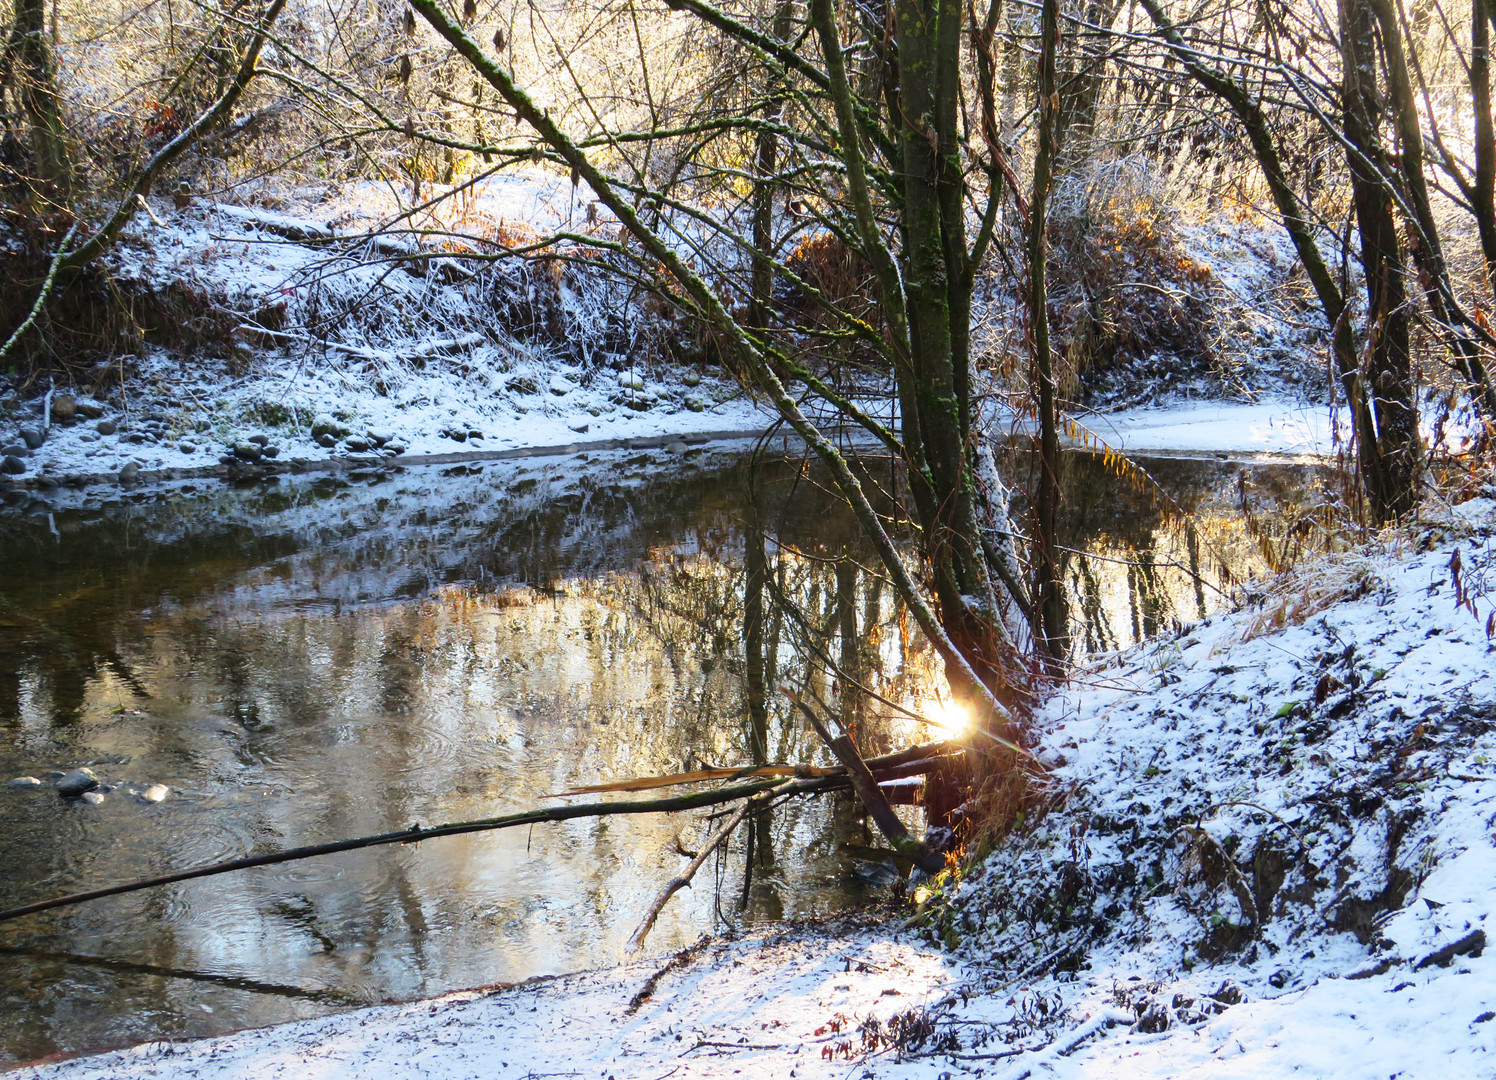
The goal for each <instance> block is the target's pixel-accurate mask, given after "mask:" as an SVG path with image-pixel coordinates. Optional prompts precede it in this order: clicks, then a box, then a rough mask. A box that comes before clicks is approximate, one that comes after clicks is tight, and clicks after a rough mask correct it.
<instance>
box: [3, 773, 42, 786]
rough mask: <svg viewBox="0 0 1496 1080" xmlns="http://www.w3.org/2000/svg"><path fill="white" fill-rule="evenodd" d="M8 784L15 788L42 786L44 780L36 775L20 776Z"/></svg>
mask: <svg viewBox="0 0 1496 1080" xmlns="http://www.w3.org/2000/svg"><path fill="white" fill-rule="evenodd" d="M8 786H10V787H13V788H27V787H41V786H42V782H41V781H40V780H38V779H37V778H36V777H34V776H18V777H16V778H15V779H14V780H12V781H11V782H10V784H9V785H8Z"/></svg>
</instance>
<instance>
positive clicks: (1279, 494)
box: [1061, 454, 1327, 652]
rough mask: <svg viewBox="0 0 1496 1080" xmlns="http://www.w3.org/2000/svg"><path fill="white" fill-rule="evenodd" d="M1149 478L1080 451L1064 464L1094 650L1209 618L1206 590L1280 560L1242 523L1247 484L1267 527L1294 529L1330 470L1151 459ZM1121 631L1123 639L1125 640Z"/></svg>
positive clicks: (1072, 561) (1085, 633)
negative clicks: (1272, 558) (1139, 477)
mask: <svg viewBox="0 0 1496 1080" xmlns="http://www.w3.org/2000/svg"><path fill="white" fill-rule="evenodd" d="M1142 465H1143V466H1145V467H1146V474H1147V480H1146V481H1144V482H1141V483H1139V482H1135V480H1134V476H1135V475H1137V474H1133V473H1130V472H1129V473H1128V474H1127V475H1120V474H1119V473H1118V472H1117V471H1116V470H1115V469H1114V468H1113V467H1111V465H1110V464H1109V463H1108V462H1107V461H1106V460H1105V459H1104V458H1103V457H1101V456H1099V455H1090V454H1086V455H1079V454H1078V455H1075V457H1074V459H1073V464H1072V465H1071V466H1070V468H1069V470H1068V473H1067V490H1066V500H1067V503H1066V510H1067V513H1066V516H1065V520H1064V522H1063V525H1062V533H1061V543H1062V544H1064V545H1065V546H1066V547H1067V548H1069V549H1070V550H1069V552H1068V553H1067V566H1068V578H1069V583H1070V588H1071V591H1072V594H1073V596H1074V598H1075V604H1074V605H1073V606H1074V609H1075V615H1076V619H1077V621H1078V623H1079V625H1078V626H1077V628H1076V630H1077V638H1078V640H1080V641H1082V642H1084V644H1085V648H1086V651H1087V652H1098V651H1103V650H1106V649H1113V648H1117V647H1119V646H1120V645H1121V644H1124V643H1128V644H1130V643H1135V642H1138V641H1142V640H1145V639H1147V638H1149V637H1152V636H1154V635H1156V634H1159V633H1163V632H1166V631H1169V630H1173V629H1176V628H1177V627H1178V626H1179V625H1180V624H1181V623H1182V622H1183V621H1184V620H1186V619H1193V618H1203V617H1204V616H1205V614H1206V613H1207V610H1208V595H1207V594H1208V593H1214V594H1217V595H1222V594H1224V593H1226V592H1229V590H1230V588H1231V585H1232V584H1233V583H1234V582H1235V581H1238V580H1241V579H1243V578H1246V577H1249V576H1253V575H1255V574H1259V573H1262V572H1265V571H1269V570H1273V569H1275V568H1276V567H1275V566H1274V565H1272V564H1271V563H1270V562H1269V561H1268V560H1267V559H1265V558H1264V554H1263V548H1262V544H1261V542H1260V536H1259V535H1254V534H1253V530H1252V529H1249V528H1246V527H1244V524H1245V523H1246V522H1247V521H1249V520H1250V519H1244V516H1243V514H1242V509H1241V504H1242V498H1243V496H1242V491H1243V490H1244V487H1243V486H1244V485H1249V486H1250V488H1251V489H1252V491H1253V493H1254V496H1255V498H1256V499H1257V500H1258V502H1259V505H1260V507H1261V510H1262V513H1261V519H1262V522H1263V525H1262V529H1264V530H1266V531H1268V532H1270V533H1272V534H1273V535H1281V534H1283V533H1285V532H1287V531H1290V530H1292V529H1293V528H1294V527H1295V526H1294V523H1295V522H1296V521H1299V520H1300V519H1301V518H1302V517H1303V515H1305V514H1306V513H1311V512H1314V508H1315V507H1316V506H1317V504H1318V503H1319V502H1320V501H1321V498H1322V492H1321V489H1322V488H1323V486H1324V484H1325V483H1326V482H1327V474H1326V473H1325V472H1324V471H1323V470H1317V469H1314V468H1311V467H1306V466H1288V465H1263V466H1256V467H1253V468H1252V469H1250V470H1246V469H1243V468H1242V467H1241V466H1239V465H1235V464H1229V463H1225V462H1218V461H1200V460H1193V459H1191V460H1183V459H1147V460H1144V461H1143V462H1142ZM1124 638H1125V639H1126V640H1125V642H1124Z"/></svg>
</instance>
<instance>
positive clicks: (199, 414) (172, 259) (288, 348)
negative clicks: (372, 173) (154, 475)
mask: <svg viewBox="0 0 1496 1080" xmlns="http://www.w3.org/2000/svg"><path fill="white" fill-rule="evenodd" d="M572 198H573V195H572V193H571V189H570V186H569V185H567V184H565V182H564V180H562V181H554V178H551V179H547V178H544V177H538V178H537V177H528V176H522V177H510V178H503V179H502V180H494V181H491V182H489V184H488V185H487V186H486V187H485V188H484V190H483V191H482V192H479V193H475V194H474V195H473V196H472V197H471V198H469V199H468V200H467V201H466V202H465V203H462V204H461V207H462V209H461V212H462V214H463V215H464V216H463V224H464V226H465V227H470V228H473V229H474V230H475V231H476V232H477V234H479V235H488V236H495V237H507V238H508V241H509V242H515V243H517V242H523V241H528V240H530V239H533V238H534V237H536V236H539V235H542V234H544V233H545V232H547V231H548V230H551V229H554V228H556V227H558V226H562V225H565V224H567V222H569V221H570V220H571V219H572V217H574V216H575V215H576V214H577V213H578V211H577V209H576V206H575V205H573V204H572V203H571V201H570V200H571V199H572ZM277 205H279V204H277ZM291 209H294V210H295V211H296V213H294V214H292V213H288V212H283V211H281V210H277V209H274V208H270V209H267V208H264V207H236V206H229V205H224V204H214V203H202V204H197V205H193V206H190V207H187V208H183V209H174V208H172V207H171V206H170V204H168V203H165V202H160V203H157V204H156V207H155V210H154V212H153V214H151V215H149V216H148V215H140V216H139V217H138V218H137V219H136V220H135V221H134V222H133V223H132V225H131V227H130V228H129V230H128V231H127V232H126V234H125V236H124V237H123V239H122V241H121V243H120V245H119V246H118V248H117V250H116V251H114V252H113V253H112V254H111V257H110V266H109V270H110V273H111V275H112V277H113V280H114V283H115V286H116V288H118V289H119V290H120V291H122V292H123V293H125V294H127V295H130V296H133V297H136V298H138V299H139V303H140V306H141V307H142V308H143V309H145V310H146V311H147V312H148V314H146V315H143V316H142V318H143V319H145V321H147V322H148V323H152V324H153V325H152V326H151V330H152V334H153V338H152V340H156V341H162V342H167V343H171V348H170V349H167V348H164V347H161V346H159V345H150V346H145V345H142V346H140V347H139V349H138V353H139V355H128V354H127V355H121V356H119V357H116V358H114V359H112V360H108V361H106V362H100V363H99V364H96V365H94V367H93V368H91V369H80V370H77V371H74V372H73V377H74V378H75V379H76V384H63V383H59V384H58V385H56V386H55V388H54V396H56V395H65V396H68V397H72V398H76V399H77V400H78V402H79V403H80V413H81V415H80V417H79V418H78V420H77V421H76V422H71V423H63V422H58V423H54V424H52V426H51V427H50V428H47V427H46V426H45V422H46V420H47V419H49V413H48V412H47V411H46V408H45V405H44V400H45V399H44V396H43V395H42V393H41V391H42V390H45V389H46V387H45V386H38V385H36V384H34V383H32V384H29V385H28V387H27V393H26V397H25V399H24V400H22V399H20V398H19V397H12V398H11V399H10V400H9V401H8V403H7V404H8V412H9V414H10V416H11V418H12V424H13V426H11V425H7V426H8V427H9V428H10V430H8V431H5V432H4V433H0V444H3V448H4V450H5V453H7V454H8V455H10V456H14V457H15V458H16V459H17V463H18V464H19V465H20V466H22V467H23V468H24V471H22V472H19V473H16V475H18V476H19V477H20V479H21V480H22V481H24V480H26V479H27V478H32V479H35V478H37V477H38V476H42V475H46V476H50V477H52V478H54V479H60V478H63V477H69V476H76V475H80V474H87V475H95V476H98V475H108V476H113V475H116V474H118V473H119V472H120V471H121V470H124V469H127V468H128V467H129V466H130V465H131V464H132V463H133V465H134V466H135V467H136V468H137V469H139V470H141V471H144V472H151V471H155V470H165V469H203V468H205V467H215V466H218V465H220V464H222V463H226V462H227V461H228V460H231V459H232V458H233V456H234V455H235V453H236V450H237V452H238V454H239V459H240V461H241V463H242V462H243V461H244V460H245V459H254V458H255V457H256V455H257V454H263V451H256V450H253V449H252V448H249V447H247V446H246V443H247V440H250V439H251V437H254V436H258V437H259V438H260V439H262V440H263V441H264V444H265V445H266V446H268V447H271V448H273V450H272V452H271V453H270V454H263V459H270V458H274V459H275V460H278V461H281V462H285V461H289V460H291V459H293V458H302V459H305V460H310V461H316V460H323V459H328V458H339V457H346V456H348V455H363V454H375V455H380V454H383V455H384V456H389V457H393V456H397V455H402V454H403V455H407V456H410V457H417V456H421V455H429V454H450V453H457V452H471V451H474V450H478V451H483V450H487V451H499V450H505V449H513V448H517V447H546V446H563V445H567V444H571V443H578V442H598V441H605V440H622V439H631V438H650V437H659V436H662V435H685V434H691V433H697V432H715V431H757V430H761V429H763V428H764V427H765V426H766V425H767V423H768V418H767V416H766V414H765V413H764V411H763V409H762V408H761V407H760V406H759V405H758V404H757V403H755V402H753V401H752V400H750V399H749V398H748V397H746V396H745V395H744V394H743V393H742V391H741V390H740V389H739V387H737V386H736V385H735V384H734V383H732V382H731V381H730V380H727V379H724V378H723V377H721V375H720V374H719V373H717V372H715V371H714V370H710V369H705V368H700V367H698V366H696V365H690V364H678V363H674V362H672V361H670V360H669V359H668V356H669V355H670V354H671V349H670V348H669V342H667V341H664V340H663V338H662V335H668V332H670V326H669V321H668V320H661V319H651V318H648V317H646V313H645V311H644V308H643V299H642V298H641V296H640V295H639V294H637V293H636V292H633V291H631V290H630V289H629V288H628V287H627V286H625V285H623V284H620V282H619V281H617V280H613V279H609V278H608V277H606V276H605V275H602V274H598V273H594V272H590V271H589V272H574V271H572V270H567V269H558V267H559V266H560V264H554V265H551V264H532V265H520V264H517V263H512V262H499V263H492V264H489V263H472V262H468V263H464V262H462V261H460V260H459V259H457V258H454V257H452V256H449V255H446V254H444V253H443V251H442V249H440V248H435V249H430V250H427V249H424V248H421V247H420V246H419V245H418V244H417V243H416V242H415V240H414V239H413V238H412V237H409V236H404V235H402V234H399V233H395V234H393V235H388V236H382V237H373V236H371V235H370V234H369V233H368V232H367V231H366V230H368V229H371V228H373V227H374V226H375V225H377V224H380V221H379V219H380V218H381V216H382V215H381V214H380V213H379V211H380V210H381V207H380V206H378V205H373V204H372V203H371V194H370V193H369V192H353V193H351V194H349V195H348V196H346V197H344V198H342V199H341V200H340V201H338V202H336V203H316V202H314V201H313V200H311V199H306V200H302V201H301V202H299V203H296V204H295V205H294V206H293V207H291ZM409 224H410V225H411V226H413V227H414V226H420V227H422V228H433V227H437V226H440V225H443V224H444V222H441V221H437V220H432V221H425V220H420V221H411V222H409ZM445 224H451V223H445ZM596 227H597V228H599V229H605V228H606V227H607V226H606V223H600V224H598V225H597V226H596ZM123 347H124V348H126V349H128V348H129V346H128V344H126V345H124V346H123ZM122 371H123V372H126V373H127V374H126V377H125V378H124V379H123V382H121V380H120V378H119V373H120V372H122ZM101 425H102V427H101ZM26 429H31V431H32V433H33V440H32V441H33V442H35V441H38V440H37V439H36V438H35V435H36V434H38V433H43V434H45V442H43V443H42V444H41V445H40V446H39V447H28V446H26V445H24V442H23V440H22V434H23V432H24V431H25V430H26ZM12 472H13V473H14V469H12Z"/></svg>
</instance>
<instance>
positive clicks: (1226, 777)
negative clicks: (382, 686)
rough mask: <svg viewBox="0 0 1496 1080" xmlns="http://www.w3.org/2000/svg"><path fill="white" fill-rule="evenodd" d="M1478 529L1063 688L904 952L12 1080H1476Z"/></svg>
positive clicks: (475, 1000) (397, 1017)
mask: <svg viewBox="0 0 1496 1080" xmlns="http://www.w3.org/2000/svg"><path fill="white" fill-rule="evenodd" d="M1493 532H1496V501H1493V500H1491V499H1478V500H1472V501H1470V502H1467V503H1465V504H1463V505H1462V506H1458V507H1454V508H1452V509H1449V508H1446V509H1445V510H1444V511H1442V512H1437V513H1434V514H1432V515H1430V522H1429V523H1426V524H1425V525H1423V526H1420V527H1419V529H1418V530H1417V531H1414V532H1409V533H1401V534H1397V535H1391V536H1388V537H1385V538H1383V539H1381V540H1379V541H1377V542H1376V543H1374V544H1372V545H1371V546H1369V547H1367V548H1365V549H1362V550H1360V551H1357V552H1353V553H1349V554H1345V555H1340V556H1337V557H1334V558H1327V559H1324V560H1322V561H1318V562H1314V563H1310V564H1306V565H1305V566H1303V567H1301V568H1300V569H1298V570H1297V571H1294V572H1293V573H1291V574H1289V575H1288V576H1286V577H1284V578H1282V579H1279V580H1276V581H1273V582H1270V583H1267V584H1265V585H1258V586H1256V587H1255V591H1254V592H1253V593H1251V594H1250V595H1249V596H1248V598H1247V602H1246V603H1245V605H1244V606H1243V607H1242V608H1241V609H1240V610H1238V611H1236V612H1234V613H1230V614H1225V615H1219V616H1216V617H1213V618H1211V619H1208V620H1205V621H1202V622H1200V623H1197V624H1195V625H1194V626H1191V627H1187V628H1185V630H1184V631H1183V632H1182V633H1181V634H1179V635H1178V636H1177V637H1176V638H1174V639H1172V640H1166V641H1157V642H1154V643H1151V644H1149V645H1146V646H1143V647H1141V648H1139V649H1135V650H1131V651H1129V652H1127V653H1124V654H1120V655H1115V656H1111V657H1108V658H1105V659H1103V660H1100V661H1098V662H1096V663H1095V664H1093V665H1092V666H1091V667H1089V668H1087V669H1086V670H1085V671H1083V672H1080V673H1078V674H1077V677H1076V678H1075V680H1074V681H1073V682H1072V683H1071V684H1070V685H1068V686H1067V687H1066V688H1064V689H1063V690H1061V691H1060V692H1058V693H1056V695H1055V696H1054V697H1053V699H1052V700H1050V701H1049V702H1048V703H1047V704H1046V705H1045V707H1044V709H1043V710H1042V713H1041V716H1040V719H1039V723H1038V728H1039V738H1040V745H1039V747H1038V749H1037V752H1038V753H1039V754H1040V756H1041V757H1042V758H1043V759H1044V760H1046V761H1047V762H1048V763H1049V765H1050V766H1051V769H1052V776H1053V792H1052V794H1053V799H1052V803H1053V805H1052V807H1051V808H1050V809H1049V811H1048V813H1047V814H1046V815H1044V816H1042V817H1040V818H1039V819H1038V820H1037V822H1036V823H1032V824H1030V826H1029V827H1028V828H1025V829H1023V830H1022V831H1021V833H1020V834H1019V835H1018V836H1017V837H1016V838H1014V839H1012V840H1010V841H1009V842H1007V843H1004V844H1002V845H1001V846H999V847H998V848H996V849H995V850H994V852H993V853H992V854H991V855H990V856H988V857H987V858H986V859H985V860H984V861H982V862H980V863H979V864H978V865H977V866H976V868H975V869H973V870H971V871H968V872H967V873H966V874H965V875H964V876H963V878H962V879H961V880H959V881H957V882H954V883H952V882H947V881H943V880H942V881H938V882H936V883H933V886H932V885H930V884H927V885H926V887H925V891H924V892H923V893H920V894H918V896H919V898H920V899H921V901H922V907H921V909H920V911H919V913H918V914H917V916H916V917H915V919H914V920H912V923H913V924H914V925H913V928H912V929H902V930H901V929H898V928H897V927H898V920H899V919H900V918H902V917H903V915H902V913H900V914H895V915H893V916H889V917H886V919H885V921H884V922H883V923H882V924H881V925H880V924H878V923H874V922H869V923H865V924H864V925H862V926H854V927H850V928H849V927H842V928H837V927H802V928H792V929H789V930H786V931H775V930H767V931H760V932H757V933H753V934H749V935H746V936H743V937H739V938H736V939H705V940H703V942H702V943H700V944H699V945H698V946H695V947H693V948H692V949H689V950H687V951H686V952H685V953H682V954H680V955H678V956H677V957H674V958H668V957H667V958H659V959H657V960H654V961H649V962H635V963H632V964H629V965H626V966H624V967H620V968H617V969H614V970H612V971H603V972H590V973H585V974H581V975H576V976H570V977H566V978H561V979H554V980H545V981H536V982H532V983H527V984H522V985H520V986H518V987H514V988H508V989H499V990H493V991H475V992H470V993H463V994H455V995H450V996H447V997H444V998H441V999H439V1000H436V1001H432V1002H420V1003H415V1004H410V1005H402V1006H389V1007H384V1008H378V1009H372V1010H365V1011H361V1012H355V1013H349V1014H346V1015H342V1016H337V1017H330V1018H326V1019H320V1020H315V1021H307V1022H303V1023H297V1024H290V1025H285V1026H283V1027H278V1028H273V1029H268V1030H265V1031H259V1032H245V1033H241V1034H238V1035H233V1036H228V1037H225V1038H221V1039H215V1040H209V1041H204V1042H199V1043H189V1044H181V1045H175V1046H168V1045H164V1044H152V1045H148V1046H145V1047H140V1048H137V1049H134V1050H129V1051H125V1052H122V1053H117V1054H111V1055H105V1056H102V1057H97V1058H89V1059H81V1060H78V1061H73V1062H66V1063H61V1064H52V1065H47V1066H42V1067H35V1068H26V1069H22V1070H20V1071H19V1072H18V1073H17V1076H18V1077H23V1078H25V1080H85V1078H94V1077H100V1078H102V1077H110V1078H133V1077H142V1078H144V1077H172V1076H192V1077H195V1078H200V1080H219V1078H221V1080H227V1078H236V1080H262V1078H265V1080H268V1078H273V1077H277V1076H283V1075H297V1076H303V1077H304V1076H317V1077H324V1078H328V1080H336V1078H340V1077H352V1076H370V1075H373V1076H381V1077H396V1078H398V1077H403V1076H422V1077H434V1078H449V1077H450V1078H466V1077H480V1076H481V1077H495V1078H500V1077H516V1078H518V1077H528V1076H538V1075H547V1074H549V1075H557V1074H559V1075H576V1076H583V1077H585V1076H594V1077H600V1078H603V1077H614V1078H616V1080H623V1078H625V1077H627V1078H639V1080H646V1078H647V1080H654V1078H659V1077H665V1076H671V1077H681V1078H685V1077H729V1076H741V1077H745V1078H758V1077H764V1078H767V1077H790V1076H793V1077H836V1078H838V1080H845V1078H850V1077H854V1076H856V1077H888V1078H910V1080H923V1078H930V1080H936V1078H940V1077H957V1076H963V1075H972V1076H988V1077H1004V1078H1011V1080H1022V1078H1023V1077H1028V1076H1042V1077H1055V1078H1064V1077H1097V1078H1103V1077H1105V1078H1115V1077H1138V1078H1144V1077H1147V1078H1153V1077H1157V1078H1160V1080H1163V1078H1174V1077H1200V1078H1210V1080H1224V1078H1227V1077H1252V1078H1256V1080H1264V1078H1265V1080H1277V1078H1283V1080H1287V1078H1289V1077H1302V1076H1313V1077H1346V1078H1357V1080H1361V1078H1364V1080H1381V1078H1383V1077H1388V1078H1391V1080H1407V1078H1416V1077H1437V1078H1438V1080H1459V1078H1464V1077H1470V1078H1472V1080H1473V1078H1477V1077H1483V1078H1487V1080H1488V1078H1489V1077H1491V1076H1492V1075H1493V1074H1496V1069H1493V1066H1492V1064H1491V1063H1492V1062H1493V1061H1496V956H1493V955H1492V954H1489V953H1486V952H1484V946H1485V943H1486V941H1485V939H1486V934H1487V933H1489V932H1490V931H1491V930H1492V929H1496V922H1493V920H1492V914H1493V913H1496V836H1493V829H1496V644H1493V641H1492V630H1491V628H1492V626H1493V623H1492V622H1491V621H1490V620H1491V619H1492V612H1493V610H1496V538H1493ZM1456 556H1458V557H1456ZM931 942H940V943H941V945H940V946H936V945H934V944H931Z"/></svg>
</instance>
